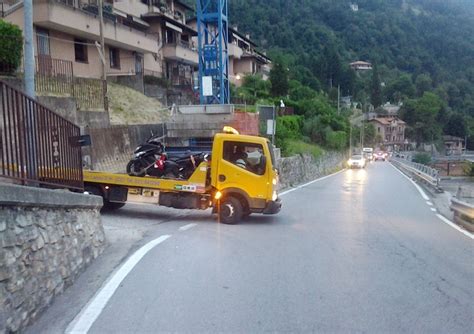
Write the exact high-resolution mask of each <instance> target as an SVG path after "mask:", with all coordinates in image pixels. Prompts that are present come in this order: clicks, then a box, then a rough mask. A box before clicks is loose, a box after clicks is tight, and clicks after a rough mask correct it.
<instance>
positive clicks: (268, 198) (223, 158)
mask: <svg viewBox="0 0 474 334" xmlns="http://www.w3.org/2000/svg"><path fill="white" fill-rule="evenodd" d="M211 186H212V189H213V198H214V204H213V207H214V208H215V210H218V211H219V216H220V219H221V221H223V222H225V223H234V222H236V221H238V220H240V218H242V216H246V215H249V214H251V213H263V214H275V213H277V212H279V211H280V208H281V201H280V199H279V198H278V195H277V190H278V189H277V187H278V171H277V169H276V166H275V157H274V154H273V149H272V146H271V144H270V142H269V141H268V139H266V138H262V137H255V136H245V135H239V134H229V133H220V134H216V135H215V137H214V143H213V147H212V157H211Z"/></svg>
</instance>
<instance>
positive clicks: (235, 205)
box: [219, 196, 243, 225]
mask: <svg viewBox="0 0 474 334" xmlns="http://www.w3.org/2000/svg"><path fill="white" fill-rule="evenodd" d="M242 216H243V209H242V203H240V201H239V200H238V199H237V198H235V197H232V196H229V197H226V198H224V199H223V200H222V201H221V202H220V204H219V221H220V222H221V223H224V224H231V225H232V224H237V223H238V222H239V221H240V220H241V219H242Z"/></svg>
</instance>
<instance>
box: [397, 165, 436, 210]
mask: <svg viewBox="0 0 474 334" xmlns="http://www.w3.org/2000/svg"><path fill="white" fill-rule="evenodd" d="M390 166H392V167H393V168H394V169H395V170H396V171H397V172H399V173H400V174H402V175H403V177H404V178H406V179H407V180H408V181H410V182H411V183H412V184H413V185H414V186H415V187H416V189H417V190H418V192H419V193H420V195H421V197H423V199H424V200H425V201H428V200H429V199H430V198H429V197H428V195H426V193H425V192H424V190H423V189H421V187H420V186H419V185H418V184H416V182H415V181H413V180H412V179H410V178H409V177H408V176H406V175H405V174H404V173H402V172H401V171H400V170H399V169H398V168H397V167H395V166H394V165H392V164H390Z"/></svg>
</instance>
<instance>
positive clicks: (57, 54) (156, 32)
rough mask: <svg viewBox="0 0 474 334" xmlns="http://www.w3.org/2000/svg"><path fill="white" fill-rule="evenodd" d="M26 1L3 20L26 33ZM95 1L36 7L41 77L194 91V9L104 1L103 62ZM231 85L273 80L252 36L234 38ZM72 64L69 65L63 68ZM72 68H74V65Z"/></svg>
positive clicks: (169, 2) (139, 0) (155, 0)
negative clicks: (63, 72) (130, 81)
mask: <svg viewBox="0 0 474 334" xmlns="http://www.w3.org/2000/svg"><path fill="white" fill-rule="evenodd" d="M22 4H23V1H21V0H20V1H15V0H8V1H7V0H5V1H4V2H3V6H2V12H1V15H2V18H3V19H5V20H6V21H8V22H11V23H14V24H16V25H18V26H19V27H20V28H21V29H23V26H24V22H23V15H24V14H23V5H22ZM97 4H98V1H97V0H35V1H34V11H33V12H34V17H33V23H34V32H35V35H36V38H35V46H34V48H35V55H36V57H37V64H39V66H40V67H41V68H40V71H50V70H51V69H52V68H53V66H52V62H54V63H55V64H56V65H57V66H63V67H68V68H69V67H71V68H72V71H73V75H74V76H75V77H84V78H97V79H99V78H101V76H102V66H103V65H102V62H103V60H104V61H105V67H106V68H105V71H106V75H107V77H113V76H135V75H142V77H143V75H150V76H155V77H159V78H165V79H167V80H168V82H169V84H170V85H172V86H175V87H179V88H186V89H189V90H191V89H193V88H194V89H196V88H197V72H198V65H199V58H198V45H197V31H196V20H195V19H188V16H190V15H191V16H194V11H193V8H191V7H189V6H187V5H186V4H184V3H182V2H180V1H178V0H104V7H103V9H104V10H103V13H104V14H103V16H104V39H105V55H103V57H102V56H101V55H100V51H99V49H100V47H99V46H98V44H97V43H98V42H99V41H100V21H99V16H98V5H97ZM229 47H230V50H229V58H230V59H229V60H230V65H229V70H230V80H231V82H233V83H234V84H236V85H238V86H239V85H240V84H241V81H242V78H243V76H244V75H246V74H257V73H258V74H261V75H262V76H263V78H264V79H266V78H267V77H268V75H269V71H270V65H271V61H270V59H269V58H268V57H267V56H266V55H265V54H263V53H260V52H258V51H257V50H256V45H255V43H253V42H252V41H251V40H250V38H249V36H245V35H243V34H241V33H239V32H238V31H237V30H236V29H231V31H230V32H229ZM64 64H67V65H68V66H65V65H64ZM69 65H70V66H69Z"/></svg>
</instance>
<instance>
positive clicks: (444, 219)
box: [436, 213, 474, 239]
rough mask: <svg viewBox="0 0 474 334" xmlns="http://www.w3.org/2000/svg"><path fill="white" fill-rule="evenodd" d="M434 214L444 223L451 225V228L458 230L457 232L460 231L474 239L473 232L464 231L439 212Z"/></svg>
mask: <svg viewBox="0 0 474 334" xmlns="http://www.w3.org/2000/svg"><path fill="white" fill-rule="evenodd" d="M436 216H437V217H438V218H439V219H441V220H442V221H443V222H444V223H446V224H448V225H449V226H451V227H452V228H454V229H456V230H458V231H459V232H461V233H462V234H464V235H465V236H467V237H469V238H471V239H474V234H472V233H470V232H469V231H466V230H465V229H463V228H461V227H459V226H458V225H456V224H455V223H453V222H452V221H450V220H449V219H446V218H445V217H443V216H441V215H440V214H439V213H438V214H436Z"/></svg>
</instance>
